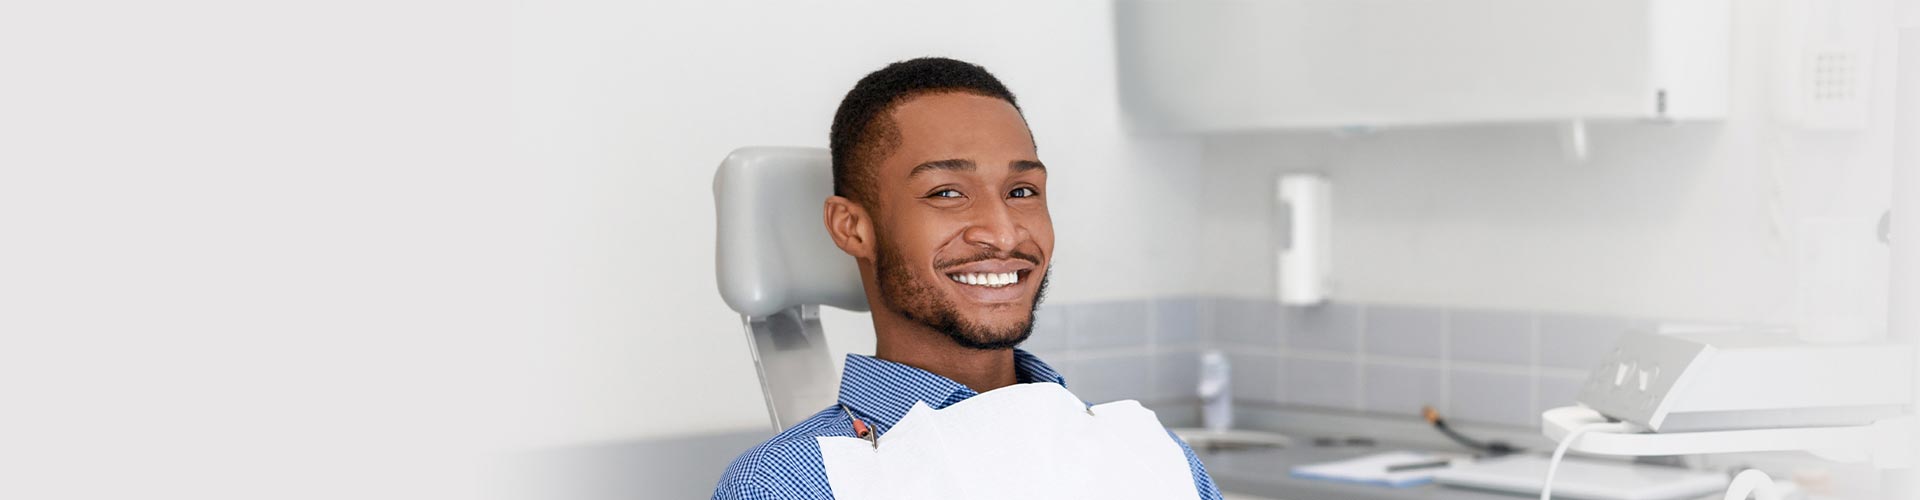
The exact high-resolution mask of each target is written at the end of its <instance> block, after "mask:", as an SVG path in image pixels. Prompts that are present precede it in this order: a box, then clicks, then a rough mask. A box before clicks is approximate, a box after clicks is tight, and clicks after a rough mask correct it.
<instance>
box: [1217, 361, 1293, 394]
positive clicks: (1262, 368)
mask: <svg viewBox="0 0 1920 500" xmlns="http://www.w3.org/2000/svg"><path fill="white" fill-rule="evenodd" d="M1227 362H1228V363H1229V364H1231V365H1232V368H1233V369H1232V370H1231V373H1232V374H1233V378H1232V383H1233V400H1234V401H1235V402H1241V401H1246V402H1258V403H1278V402H1280V401H1281V397H1280V396H1281V394H1280V382H1281V374H1280V369H1281V366H1282V365H1283V364H1285V363H1282V362H1281V360H1280V357H1279V356H1277V355H1271V354H1261V353H1246V352H1229V353H1227Z"/></svg>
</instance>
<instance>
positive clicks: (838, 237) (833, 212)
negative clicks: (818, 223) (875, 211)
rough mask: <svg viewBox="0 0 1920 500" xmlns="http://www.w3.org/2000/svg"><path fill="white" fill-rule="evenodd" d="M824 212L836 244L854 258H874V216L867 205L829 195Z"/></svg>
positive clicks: (830, 234)
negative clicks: (871, 215)
mask: <svg viewBox="0 0 1920 500" xmlns="http://www.w3.org/2000/svg"><path fill="white" fill-rule="evenodd" d="M823 212H825V219H826V223H827V235H828V236H832V237H833V244H834V246H837V247H840V251H842V252H846V253H847V255H851V256H853V257H854V258H857V259H864V260H873V254H874V250H873V218H872V217H870V216H868V214H867V208H866V207H863V206H860V204H859V203H857V202H855V201H853V200H850V199H847V197H845V196H829V197H827V206H826V208H825V210H823Z"/></svg>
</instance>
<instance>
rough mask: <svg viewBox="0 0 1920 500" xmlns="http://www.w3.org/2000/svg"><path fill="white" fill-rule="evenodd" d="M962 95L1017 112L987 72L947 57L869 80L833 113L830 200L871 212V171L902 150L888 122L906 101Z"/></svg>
mask: <svg viewBox="0 0 1920 500" xmlns="http://www.w3.org/2000/svg"><path fill="white" fill-rule="evenodd" d="M944 92H963V93H968V94H975V95H979V96H983V97H993V98H998V99H1001V100H1004V101H1007V104H1011V105H1013V109H1014V110H1015V111H1019V110H1020V103H1019V102H1018V101H1015V100H1014V98H1013V92H1011V91H1008V90H1007V86H1006V85H1002V84H1000V79H998V78H994V77H993V73H988V72H987V69H986V68H982V67H980V66H979V65H977V64H973V63H969V62H966V61H959V60H954V59H948V58H945V57H922V58H918V59H909V60H905V61H900V62H896V63H893V64H889V65H887V67H885V68H880V70H879V71H875V72H873V73H869V74H867V76H866V77H864V78H861V79H860V82H859V83H856V84H854V85H853V90H849V91H847V96H846V97H845V98H843V99H841V100H840V108H839V110H837V111H834V113H833V130H832V132H830V134H829V137H828V140H827V145H828V148H829V149H831V150H832V154H833V194H835V195H838V196H844V197H847V198H849V199H852V200H853V201H856V202H859V203H860V204H861V205H863V206H866V207H868V208H872V207H873V203H872V202H873V183H874V180H873V179H874V176H873V166H874V163H875V162H878V161H880V159H881V158H885V157H886V156H887V153H889V152H891V151H892V149H893V148H894V147H895V146H898V145H899V144H900V129H899V128H897V127H895V126H894V123H893V120H892V118H891V117H889V116H888V113H890V112H891V111H892V110H893V107H894V106H896V105H899V104H900V103H901V102H905V101H906V100H907V99H908V98H912V97H916V96H920V95H925V94H934V93H944Z"/></svg>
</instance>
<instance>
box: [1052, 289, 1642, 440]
mask: <svg viewBox="0 0 1920 500" xmlns="http://www.w3.org/2000/svg"><path fill="white" fill-rule="evenodd" d="M1640 323H1641V321H1640V320H1634V319H1627V318H1612V317H1604V316H1589V315H1572V314H1559V313H1539V312H1533V311H1524V310H1493V309H1452V308H1435V307H1413V306H1402V305H1395V304H1360V303H1332V304H1325V305H1320V306H1314V307H1284V306H1281V305H1279V304H1278V303H1277V302H1274V301H1271V300H1259V299H1249V298H1229V297H1192V296H1181V297H1166V298H1157V299H1148V300H1126V301H1113V302H1100V303H1086V304H1049V305H1046V306H1044V307H1043V308H1042V309H1041V310H1040V311H1039V313H1038V315H1037V317H1036V319H1035V326H1034V334H1033V336H1032V337H1030V338H1028V340H1027V342H1026V344H1023V345H1022V347H1023V348H1025V349H1027V350H1029V351H1032V352H1034V353H1035V354H1038V355H1040V356H1041V357H1042V359H1045V360H1047V362H1049V363H1051V364H1053V365H1054V366H1055V367H1056V368H1059V369H1061V371H1062V373H1064V374H1066V376H1067V382H1068V385H1069V387H1072V388H1073V390H1074V393H1075V394H1078V395H1080V396H1081V397H1082V398H1084V399H1087V400H1088V401H1094V402H1104V401H1111V400H1115V399H1139V400H1141V401H1142V402H1145V403H1149V404H1150V406H1152V407H1154V408H1155V409H1156V410H1157V411H1161V412H1162V413H1167V414H1169V415H1171V414H1179V415H1188V414H1192V413H1194V411H1196V410H1194V409H1193V407H1194V406H1195V405H1197V404H1198V402H1199V396H1198V386H1199V382H1200V357H1201V355H1202V354H1203V353H1205V352H1207V351H1208V350H1211V349H1221V350H1223V351H1224V352H1226V353H1227V355H1228V357H1229V360H1230V362H1232V363H1233V369H1232V375H1233V397H1234V398H1235V400H1236V402H1237V403H1240V404H1249V405H1255V406H1262V405H1265V406H1277V407H1282V408H1285V407H1300V408H1317V409H1333V410H1340V411H1363V412H1368V413H1375V414H1382V415H1397V416H1413V415H1418V412H1419V410H1420V407H1421V406H1422V405H1434V406H1437V407H1439V408H1440V409H1441V411H1443V412H1445V413H1446V415H1447V417H1448V418H1449V419H1451V420H1458V421H1463V422H1471V423H1475V424H1481V425H1489V424H1491V425H1503V426H1515V427H1526V428H1535V427H1538V426H1539V412H1540V411H1541V410H1543V409H1545V408H1550V407H1555V406H1563V405H1566V404H1571V403H1572V402H1573V400H1574V397H1575V395H1576V393H1577V391H1578V390H1579V386H1580V384H1581V383H1582V382H1583V381H1584V377H1585V373H1586V371H1587V370H1588V369H1590V367H1591V366H1592V365H1594V364H1595V363H1597V362H1598V360H1599V359H1600V357H1601V356H1602V355H1603V354H1605V352H1606V351H1607V350H1608V349H1611V348H1612V347H1613V343H1614V342H1615V341H1616V340H1617V339H1618V338H1619V336H1620V335H1621V334H1622V333H1624V332H1625V331H1627V329H1628V328H1629V327H1631V326H1633V325H1636V324H1640Z"/></svg>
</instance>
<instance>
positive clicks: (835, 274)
mask: <svg viewBox="0 0 1920 500" xmlns="http://www.w3.org/2000/svg"><path fill="white" fill-rule="evenodd" d="M832 195H833V167H832V162H831V159H830V157H829V156H828V153H827V150H825V149H820V148H798V147H746V148H740V149H737V150H734V151H733V153H731V154H728V155H727V158H726V159H725V160H722V161H721V162H720V168H719V170H718V171H716V172H714V174H713V202H714V208H715V214H716V215H717V217H716V219H717V221H716V222H717V224H718V227H717V231H716V235H717V238H716V239H717V240H718V246H717V248H716V259H715V267H716V269H715V271H716V272H717V275H718V278H719V284H720V297H721V298H722V299H724V300H726V302H727V306H728V307H731V308H733V310H734V312H738V313H740V322H741V324H742V325H743V326H745V327H746V328H745V329H746V334H747V346H748V348H749V349H750V350H751V351H752V352H753V363H754V367H755V369H756V371H757V372H759V375H760V389H761V393H762V395H763V396H764V397H765V398H766V400H767V414H768V416H769V417H770V418H771V419H772V420H773V426H774V429H775V431H779V430H783V429H786V428H787V427H789V426H792V425H793V424H794V423H797V422H799V421H801V420H804V419H806V418H807V417H809V416H812V415H813V414H814V413H817V412H819V411H820V410H821V409H822V408H826V407H827V406H828V405H831V404H833V402H834V401H835V399H836V392H837V391H838V388H839V384H838V380H837V377H836V376H835V375H834V368H833V359H832V358H831V356H830V355H829V354H828V352H827V341H826V332H825V331H823V330H822V329H821V327H820V306H823V305H825V306H833V307H838V308H841V309H846V310H849V311H861V312H864V311H866V310H867V297H866V292H865V290H863V289H862V288H861V285H860V272H859V269H858V268H857V267H855V265H854V260H853V259H852V258H851V257H848V256H847V254H845V253H842V252H841V251H840V248H839V247H837V246H834V244H833V240H832V239H831V238H830V237H828V236H827V228H826V224H825V223H824V222H822V212H821V210H822V208H823V206H824V205H825V203H826V200H827V197H829V196H832Z"/></svg>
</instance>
